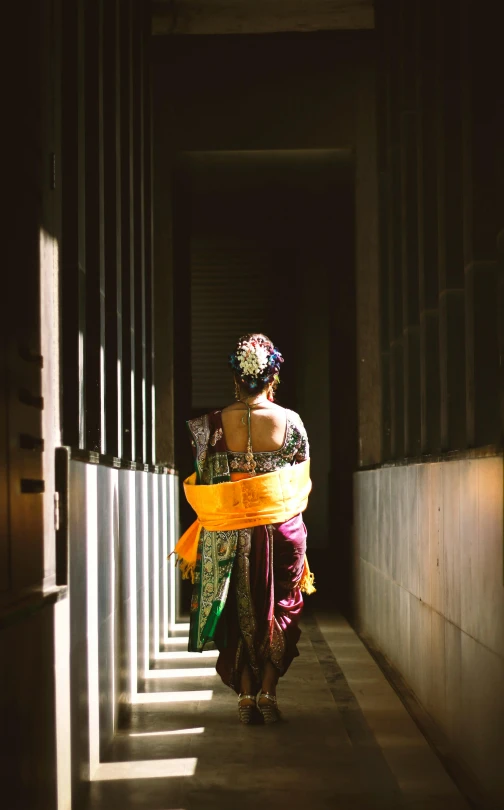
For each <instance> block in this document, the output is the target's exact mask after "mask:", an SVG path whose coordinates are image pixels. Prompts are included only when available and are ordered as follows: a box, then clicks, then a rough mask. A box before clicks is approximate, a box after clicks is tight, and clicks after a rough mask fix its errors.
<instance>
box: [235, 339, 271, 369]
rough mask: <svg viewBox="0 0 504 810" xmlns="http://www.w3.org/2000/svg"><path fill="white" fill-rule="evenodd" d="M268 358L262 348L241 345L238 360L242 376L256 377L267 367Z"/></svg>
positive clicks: (248, 344)
mask: <svg viewBox="0 0 504 810" xmlns="http://www.w3.org/2000/svg"><path fill="white" fill-rule="evenodd" d="M268 356H269V355H268V350H267V349H266V348H265V347H264V346H258V345H254V344H252V343H242V346H241V351H240V353H239V354H238V359H239V363H240V368H241V370H242V372H243V374H245V375H247V376H249V377H257V376H258V375H259V374H260V372H261V371H264V369H265V368H266V366H267V365H268Z"/></svg>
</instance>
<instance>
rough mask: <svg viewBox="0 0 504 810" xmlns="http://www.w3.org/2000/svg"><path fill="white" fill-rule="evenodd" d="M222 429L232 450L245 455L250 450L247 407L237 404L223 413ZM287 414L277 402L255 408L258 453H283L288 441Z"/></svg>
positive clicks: (254, 438) (253, 422)
mask: <svg viewBox="0 0 504 810" xmlns="http://www.w3.org/2000/svg"><path fill="white" fill-rule="evenodd" d="M222 426H223V428H224V437H225V439H226V444H227V448H228V450H230V451H231V452H233V453H244V452H245V450H246V449H247V439H248V429H247V407H246V406H245V405H244V404H243V403H241V402H236V403H233V404H232V405H229V406H228V407H227V408H224V409H223V411H222ZM286 429H287V412H286V410H285V408H282V407H281V406H280V405H276V404H275V403H274V402H268V401H264V403H263V402H261V404H260V405H258V406H253V407H252V417H251V437H252V450H253V451H254V452H255V453H264V452H271V451H272V450H279V449H280V448H281V447H282V445H283V443H284V441H285V431H286Z"/></svg>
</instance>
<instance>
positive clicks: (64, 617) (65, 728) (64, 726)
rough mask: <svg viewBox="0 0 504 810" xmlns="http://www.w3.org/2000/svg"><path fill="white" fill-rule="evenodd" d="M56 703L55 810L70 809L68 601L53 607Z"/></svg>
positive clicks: (70, 732)
mask: <svg viewBox="0 0 504 810" xmlns="http://www.w3.org/2000/svg"><path fill="white" fill-rule="evenodd" d="M54 677H55V690H54V696H55V700H56V711H55V713H54V717H55V721H56V788H57V807H58V810H70V808H71V807H72V729H71V725H70V705H71V702H70V600H69V599H61V600H60V601H59V602H56V604H55V605H54Z"/></svg>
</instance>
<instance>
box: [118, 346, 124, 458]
mask: <svg viewBox="0 0 504 810" xmlns="http://www.w3.org/2000/svg"><path fill="white" fill-rule="evenodd" d="M117 391H118V403H117V455H118V457H119V458H122V455H123V409H122V394H121V392H122V367H121V358H120V357H118V358H117Z"/></svg>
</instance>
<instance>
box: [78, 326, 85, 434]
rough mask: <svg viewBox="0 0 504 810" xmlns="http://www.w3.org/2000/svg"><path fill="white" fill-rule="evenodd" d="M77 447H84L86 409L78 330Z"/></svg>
mask: <svg viewBox="0 0 504 810" xmlns="http://www.w3.org/2000/svg"><path fill="white" fill-rule="evenodd" d="M78 363H79V447H81V448H83V447H85V446H86V409H85V408H84V407H83V403H84V333H83V332H82V330H81V329H79V344H78Z"/></svg>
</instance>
